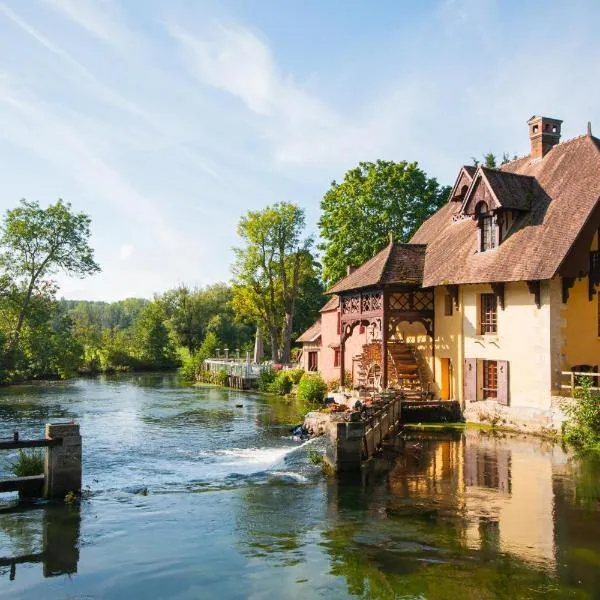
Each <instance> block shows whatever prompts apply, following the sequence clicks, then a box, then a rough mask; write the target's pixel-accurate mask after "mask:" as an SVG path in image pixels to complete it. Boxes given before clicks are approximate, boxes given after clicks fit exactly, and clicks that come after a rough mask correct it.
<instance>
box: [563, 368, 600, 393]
mask: <svg viewBox="0 0 600 600" xmlns="http://www.w3.org/2000/svg"><path fill="white" fill-rule="evenodd" d="M583 377H589V378H591V379H592V383H593V385H592V386H591V388H590V389H591V390H593V391H595V392H599V391H600V379H599V378H600V373H590V372H586V371H562V372H561V378H562V379H563V380H564V379H565V378H568V381H569V383H563V381H561V384H560V389H561V390H569V391H570V392H571V395H574V393H575V390H577V389H581V385H580V383H579V380H580V379H581V378H583Z"/></svg>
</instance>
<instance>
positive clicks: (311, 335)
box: [296, 319, 321, 342]
mask: <svg viewBox="0 0 600 600" xmlns="http://www.w3.org/2000/svg"><path fill="white" fill-rule="evenodd" d="M320 335H321V319H319V320H318V321H315V322H314V323H313V324H312V325H311V326H310V327H309V328H308V329H307V330H306V331H305V332H304V333H303V334H302V335H301V336H300V337H299V338H298V339H297V340H296V341H297V342H314V341H316V340H317V339H318V338H319V336H320Z"/></svg>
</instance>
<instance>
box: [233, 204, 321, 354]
mask: <svg viewBox="0 0 600 600" xmlns="http://www.w3.org/2000/svg"><path fill="white" fill-rule="evenodd" d="M304 227H305V220H304V211H303V210H302V209H301V208H299V207H298V206H296V205H294V204H291V203H288V202H281V203H278V204H274V205H273V206H268V207H267V208H265V209H263V210H261V211H250V212H248V214H247V215H246V216H245V217H242V219H241V220H240V223H239V225H238V235H239V236H240V237H241V238H242V241H243V243H244V247H243V248H234V252H235V263H234V265H233V267H232V270H233V274H234V280H235V282H234V286H233V302H232V304H233V306H234V308H235V310H236V311H237V313H238V314H239V315H240V316H242V317H245V318H247V319H250V320H251V321H253V322H254V323H256V324H257V326H260V327H261V329H263V328H264V330H265V331H267V332H268V333H269V336H270V339H271V357H272V359H273V360H275V361H279V360H282V361H283V362H289V361H290V358H291V339H292V331H293V322H294V315H295V312H296V301H297V298H298V292H299V289H300V287H301V285H302V284H303V282H304V280H305V278H306V277H308V276H310V275H311V274H312V273H313V271H314V267H313V264H314V260H313V257H312V256H311V254H310V249H311V246H312V239H311V238H310V237H304ZM280 351H281V352H280Z"/></svg>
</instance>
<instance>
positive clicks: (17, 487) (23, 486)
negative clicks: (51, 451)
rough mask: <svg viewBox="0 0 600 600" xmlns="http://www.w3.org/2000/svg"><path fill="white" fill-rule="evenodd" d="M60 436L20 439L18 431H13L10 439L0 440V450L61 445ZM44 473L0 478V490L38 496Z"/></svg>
mask: <svg viewBox="0 0 600 600" xmlns="http://www.w3.org/2000/svg"><path fill="white" fill-rule="evenodd" d="M62 443H63V440H62V438H51V439H50V438H44V439H40V440H22V439H20V438H19V432H18V431H15V432H14V434H13V437H12V439H8V440H0V450H15V449H20V448H49V447H53V446H60V445H62ZM45 479H46V476H45V475H44V474H39V475H30V476H28V477H12V478H10V479H0V492H19V493H20V494H23V495H31V496H39V495H41V493H42V488H43V487H44V481H45Z"/></svg>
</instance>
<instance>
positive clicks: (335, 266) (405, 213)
mask: <svg viewBox="0 0 600 600" xmlns="http://www.w3.org/2000/svg"><path fill="white" fill-rule="evenodd" d="M448 193H449V188H448V187H442V186H440V185H439V184H438V182H437V180H436V179H434V178H428V177H427V175H426V174H425V172H424V171H422V170H421V169H419V168H418V165H417V163H407V162H405V161H404V162H399V163H395V162H392V161H383V160H378V161H377V162H375V163H371V162H361V163H359V165H358V167H356V168H354V169H351V170H350V171H348V172H347V173H346V175H345V176H344V181H343V182H342V183H339V184H338V183H337V182H335V181H333V182H332V184H331V187H330V189H329V190H328V192H327V193H326V194H325V196H324V197H323V200H322V201H321V210H322V215H321V219H320V220H319V228H320V234H321V239H322V240H323V243H322V244H321V245H320V246H319V248H320V249H321V250H323V251H324V254H323V277H324V279H325V282H326V283H327V284H328V285H331V284H333V283H335V282H336V281H338V280H339V279H341V278H342V277H344V276H345V275H346V267H347V266H348V265H357V266H358V265H361V264H362V263H364V262H365V261H367V260H368V259H370V258H371V257H372V256H374V255H375V254H376V253H377V252H379V251H380V250H381V249H382V248H384V247H385V245H386V244H387V243H388V242H389V233H390V232H393V233H394V237H395V238H396V239H397V240H399V241H401V242H407V241H409V240H410V238H411V237H412V235H413V234H414V233H415V231H416V230H417V229H418V228H419V226H420V225H421V223H423V221H424V220H425V219H427V218H428V217H429V216H430V215H431V214H432V213H433V212H435V211H436V210H437V209H438V208H439V207H440V206H441V205H442V204H443V202H444V201H445V199H446V197H447V195H448Z"/></svg>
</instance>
